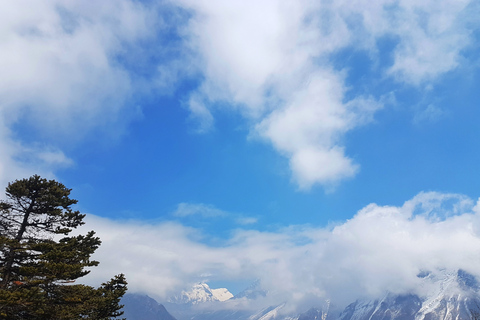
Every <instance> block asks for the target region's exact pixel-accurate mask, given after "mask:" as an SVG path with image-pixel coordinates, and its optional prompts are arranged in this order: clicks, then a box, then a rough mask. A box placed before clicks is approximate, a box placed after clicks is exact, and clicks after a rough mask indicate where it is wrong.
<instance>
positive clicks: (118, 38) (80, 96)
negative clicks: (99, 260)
mask: <svg viewBox="0 0 480 320" xmlns="http://www.w3.org/2000/svg"><path fill="white" fill-rule="evenodd" d="M150 22H151V17H150V13H148V12H147V11H146V10H145V8H143V7H142V5H141V4H139V3H136V2H133V1H128V0H121V1H103V2H101V3H96V4H95V5H86V4H85V3H84V2H82V1H64V0H55V1H28V0H23V1H14V2H9V3H4V4H3V5H2V10H1V11H0V38H1V39H2V40H1V41H0V69H1V70H2V72H1V74H0V101H1V102H0V132H1V134H0V144H2V146H4V148H2V155H1V159H0V161H1V163H0V166H1V167H2V170H0V182H5V181H8V180H11V178H12V177H11V176H12V175H13V174H16V175H17V176H16V177H15V178H19V177H22V176H24V175H25V174H27V173H28V174H31V173H40V174H44V175H51V174H52V170H54V169H56V168H58V166H59V165H61V166H63V165H65V164H71V160H69V159H68V157H66V156H65V155H64V153H63V152H62V151H61V150H59V149H58V148H57V147H55V145H57V144H58V143H59V141H60V142H61V143H60V144H65V143H66V141H68V143H69V144H75V142H77V141H78V140H79V139H81V138H83V137H84V136H85V135H88V134H89V133H90V132H91V130H92V129H98V128H104V129H103V130H105V132H107V131H109V130H108V129H111V126H110V125H111V124H118V123H121V122H124V121H128V120H125V119H120V115H125V114H129V113H134V112H136V110H130V111H127V109H126V105H125V102H126V101H127V100H128V99H129V98H130V96H131V94H132V90H133V87H134V86H133V84H132V80H131V75H130V74H128V72H127V71H126V70H124V69H123V68H122V67H121V66H120V64H119V63H117V62H116V56H118V55H119V54H121V52H122V50H124V48H125V47H126V46H127V45H129V44H133V43H135V42H136V41H137V40H139V39H144V38H145V37H147V36H148V35H149V34H150V32H151V31H150V29H149V27H150V26H149V23H150ZM22 127H29V128H30V132H33V133H35V134H36V135H38V136H39V140H41V141H42V145H45V147H43V148H41V147H40V146H39V144H38V143H37V141H36V140H35V138H34V136H33V135H32V134H30V135H29V136H28V137H27V139H25V138H24V137H23V135H22ZM113 134H114V133H113ZM52 150H53V151H52ZM32 159H36V160H35V161H33V160H32ZM37 160H38V161H37ZM39 163H41V165H39Z"/></svg>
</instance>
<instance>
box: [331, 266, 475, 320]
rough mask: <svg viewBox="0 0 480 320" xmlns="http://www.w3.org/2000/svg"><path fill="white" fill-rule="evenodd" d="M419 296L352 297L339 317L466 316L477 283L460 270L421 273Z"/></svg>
mask: <svg viewBox="0 0 480 320" xmlns="http://www.w3.org/2000/svg"><path fill="white" fill-rule="evenodd" d="M419 277H420V278H422V283H421V287H422V288H421V289H423V291H424V294H422V296H418V295H414V294H406V295H393V294H390V293H388V294H386V295H385V296H384V297H383V298H382V299H377V300H371V301H356V302H354V303H352V304H350V305H349V306H347V308H345V310H344V311H343V312H342V313H341V314H340V317H339V320H383V319H389V320H393V319H398V320H455V319H457V320H459V319H470V318H471V310H473V309H475V308H476V306H477V305H478V302H479V301H480V300H479V292H478V291H479V285H478V283H477V281H476V279H475V277H473V276H472V275H470V274H468V273H466V272H465V271H463V270H458V271H448V270H439V271H436V272H434V273H430V272H428V273H422V274H420V275H419Z"/></svg>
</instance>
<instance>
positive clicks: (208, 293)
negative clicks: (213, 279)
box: [168, 283, 233, 304]
mask: <svg viewBox="0 0 480 320" xmlns="http://www.w3.org/2000/svg"><path fill="white" fill-rule="evenodd" d="M232 297H233V294H231V293H230V291H228V290H227V289H226V288H219V289H210V287H209V286H208V285H207V284H206V283H197V284H195V285H194V286H193V288H192V289H191V290H190V291H182V293H181V294H179V295H177V296H174V297H172V298H171V299H169V301H168V302H171V303H177V304H178V303H187V304H199V303H203V302H209V301H226V300H228V299H230V298H232Z"/></svg>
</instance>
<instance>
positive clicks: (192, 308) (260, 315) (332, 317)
mask: <svg viewBox="0 0 480 320" xmlns="http://www.w3.org/2000/svg"><path fill="white" fill-rule="evenodd" d="M418 278H419V288H417V289H418V290H417V292H421V294H413V293H406V294H402V295H398V294H392V293H386V294H385V295H384V296H383V298H380V299H373V300H357V301H355V302H354V303H352V304H350V305H348V306H347V307H346V308H345V309H344V310H343V311H342V312H340V310H337V309H336V308H331V307H330V302H329V300H326V303H325V304H324V305H323V306H321V307H320V308H315V306H313V308H311V309H310V310H308V311H307V312H304V313H300V314H299V313H295V312H293V313H292V312H290V311H289V312H287V311H286V310H291V307H292V306H291V305H289V304H288V302H284V303H281V304H273V305H271V306H268V305H264V304H263V303H264V302H266V301H270V302H271V300H269V299H267V300H265V301H264V300H262V299H258V298H259V297H265V296H266V295H267V292H266V291H264V290H262V289H261V287H260V285H259V283H258V282H256V283H254V284H253V285H252V286H250V287H249V288H247V289H246V290H245V291H243V292H241V293H240V294H238V295H237V296H235V297H234V298H233V299H232V294H231V293H230V292H229V291H228V290H227V289H223V288H222V289H211V288H210V287H209V286H208V285H207V284H205V283H199V284H196V285H195V286H194V287H193V288H192V290H190V291H183V292H182V293H181V294H180V295H178V296H176V297H174V298H172V299H171V300H170V303H167V304H166V305H165V306H166V307H167V309H168V310H169V312H170V313H171V314H172V315H173V316H175V317H176V318H177V319H179V320H468V319H471V313H472V310H473V311H476V312H478V311H480V310H479V306H480V284H479V282H478V281H477V280H476V278H475V277H474V276H472V275H470V274H469V273H467V272H465V271H463V270H456V271H451V270H435V271H433V272H422V273H420V274H419V275H418ZM240 299H241V300H240ZM227 300H228V301H227ZM204 302H210V303H204ZM242 306H243V307H242ZM247 306H248V307H247ZM286 306H288V307H286ZM149 308H150V307H149ZM329 309H334V311H329ZM335 310H336V311H335Z"/></svg>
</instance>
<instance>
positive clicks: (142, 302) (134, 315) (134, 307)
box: [121, 293, 176, 320]
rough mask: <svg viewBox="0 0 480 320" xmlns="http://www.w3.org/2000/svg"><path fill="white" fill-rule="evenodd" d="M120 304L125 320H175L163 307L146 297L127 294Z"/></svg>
mask: <svg viewBox="0 0 480 320" xmlns="http://www.w3.org/2000/svg"><path fill="white" fill-rule="evenodd" d="M121 303H122V304H123V305H124V307H123V311H124V312H125V313H124V314H123V317H125V318H127V320H176V319H175V318H174V317H173V316H172V315H171V314H170V313H169V312H168V311H167V309H165V307H164V306H163V305H161V304H159V303H158V302H157V301H155V300H154V299H152V298H150V297H149V296H146V295H139V294H128V293H127V294H126V295H125V296H124V297H123V298H122V301H121Z"/></svg>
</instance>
